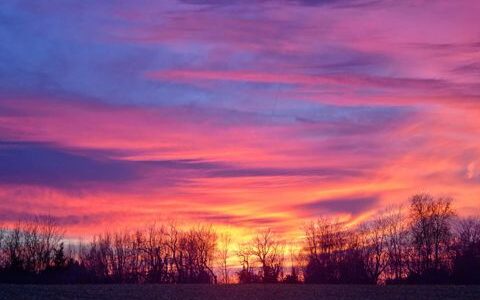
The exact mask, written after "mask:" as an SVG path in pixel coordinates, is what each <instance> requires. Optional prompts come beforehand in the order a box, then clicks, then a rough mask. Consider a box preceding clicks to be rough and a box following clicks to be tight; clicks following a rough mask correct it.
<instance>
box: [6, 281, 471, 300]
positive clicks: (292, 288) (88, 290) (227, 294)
mask: <svg viewBox="0 0 480 300" xmlns="http://www.w3.org/2000/svg"><path fill="white" fill-rule="evenodd" d="M0 299H2V300H3V299H172V300H173V299H179V300H180V299H199V300H200V299H201V300H203V299H205V300H216V299H232V300H236V299H238V300H240V299H248V300H257V299H259V300H269V299H272V300H274V299H275V300H277V299H292V300H293V299H312V300H313V299H388V300H395V299H480V286H388V287H378V286H357V285H348V286H347V285H231V286H221V285H218V286H212V285H63V286H61V285H51V286H48V285H0Z"/></svg>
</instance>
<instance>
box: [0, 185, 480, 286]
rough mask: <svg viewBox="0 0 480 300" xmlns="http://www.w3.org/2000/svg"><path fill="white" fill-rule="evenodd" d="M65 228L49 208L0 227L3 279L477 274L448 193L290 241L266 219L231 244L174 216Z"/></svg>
mask: <svg viewBox="0 0 480 300" xmlns="http://www.w3.org/2000/svg"><path fill="white" fill-rule="evenodd" d="M64 236H65V232H64V231H63V229H62V228H61V226H60V225H59V224H58V223H57V222H56V220H55V218H53V217H48V216H47V217H45V216H44V217H37V218H34V219H32V220H28V221H21V222H18V223H17V224H15V225H14V226H10V227H6V228H3V229H2V228H0V282H4V283H164V284H169V283H208V284H216V283H223V284H229V283H305V284H310V283H323V284H479V283H480V219H479V218H472V217H469V218H460V217H458V216H456V214H455V210H454V208H453V206H452V200H451V199H450V198H442V197H439V198H435V197H433V196H431V195H429V194H417V195H414V196H413V197H411V199H410V205H409V207H408V208H407V209H406V210H405V211H404V210H403V209H401V208H395V209H389V210H387V211H384V212H383V213H380V214H378V215H377V216H375V217H374V218H373V219H370V220H368V221H365V222H362V223H361V224H358V225H351V224H345V223H343V222H340V221H339V220H335V219H332V218H319V219H317V220H316V221H314V222H311V223H309V224H307V225H306V226H305V227H304V235H303V236H302V241H301V242H299V243H296V244H294V243H290V242H288V241H286V240H285V239H283V238H282V237H281V236H279V235H278V234H276V233H275V231H274V230H272V229H265V230H261V231H259V232H258V233H257V234H256V235H254V236H253V238H251V239H250V240H249V241H247V242H244V243H241V244H239V245H233V244H232V241H233V239H232V236H231V235H230V234H228V233H221V234H218V233H217V232H216V231H215V229H214V228H213V227H212V226H194V227H190V228H181V227H179V226H177V225H176V224H175V223H174V222H171V223H167V224H153V225H152V226H150V227H148V228H145V229H141V230H133V231H132V230H130V231H128V230H127V231H122V232H114V233H104V234H101V235H97V236H95V237H93V238H92V240H91V241H90V242H89V243H86V244H84V243H79V242H76V243H69V244H67V243H66V242H67V241H68V240H67V239H65V238H64ZM232 261H235V262H238V263H232Z"/></svg>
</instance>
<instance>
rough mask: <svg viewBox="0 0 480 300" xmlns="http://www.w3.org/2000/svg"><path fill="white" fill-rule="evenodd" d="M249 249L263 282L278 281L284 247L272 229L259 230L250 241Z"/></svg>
mask: <svg viewBox="0 0 480 300" xmlns="http://www.w3.org/2000/svg"><path fill="white" fill-rule="evenodd" d="M251 250H252V255H253V256H255V257H256V259H257V261H258V262H259V264H260V268H261V276H262V279H263V282H278V280H279V276H280V273H281V271H282V268H283V261H284V247H283V244H282V243H281V242H280V241H279V240H278V238H277V237H275V235H274V234H273V232H272V230H271V229H266V230H264V231H261V232H259V233H258V234H257V235H256V236H255V238H254V239H253V241H252V248H251Z"/></svg>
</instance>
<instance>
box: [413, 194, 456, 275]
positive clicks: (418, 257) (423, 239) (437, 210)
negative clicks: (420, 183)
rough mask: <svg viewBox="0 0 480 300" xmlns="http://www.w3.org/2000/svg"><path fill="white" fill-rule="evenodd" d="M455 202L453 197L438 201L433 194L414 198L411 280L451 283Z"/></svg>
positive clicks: (419, 195)
mask: <svg viewBox="0 0 480 300" xmlns="http://www.w3.org/2000/svg"><path fill="white" fill-rule="evenodd" d="M451 203H452V200H451V199H450V198H437V199H435V198H434V197H432V196H431V195H429V194H418V195H415V196H413V197H412V198H411V204H410V219H411V227H410V233H411V238H412V250H413V251H412V255H411V257H410V262H409V271H410V274H409V277H410V279H411V280H413V281H419V282H422V283H443V282H447V280H448V259H449V255H450V253H449V251H450V248H451V238H452V230H451V221H452V219H453V217H454V211H453V209H452V205H451Z"/></svg>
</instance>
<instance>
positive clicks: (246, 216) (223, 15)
mask: <svg viewBox="0 0 480 300" xmlns="http://www.w3.org/2000/svg"><path fill="white" fill-rule="evenodd" d="M479 12H480V1H476V0H463V1H447V0H444V1H443V0H438V1H435V0H434V1H421V0H404V1H393V0H392V1H390V0H336V1H335V0H278V1H273V0H270V1H269V0H263V1H253V0H243V1H236V0H230V1H227V0H204V1H201V0H183V1H174V0H162V1H150V0H139V1H125V0H118V1H93V0H85V1H63V0H51V1H36V0H31V1H17V0H12V1H2V2H0V223H2V222H3V223H11V222H15V221H16V220H18V219H24V218H29V217H32V216H34V215H47V214H48V215H52V216H55V217H57V218H58V220H59V222H60V223H61V224H62V225H63V226H65V228H66V229H67V231H68V232H69V233H70V234H73V235H78V236H80V235H81V236H88V235H92V234H95V233H99V232H101V231H104V230H115V229H119V228H124V227H135V226H140V225H142V224H147V223H149V222H153V221H158V220H172V219H176V220H180V221H181V222H186V223H188V224H201V223H205V224H213V225H214V226H216V227H218V228H228V229H229V230H232V231H234V232H236V233H237V234H238V235H241V234H243V233H248V232H252V231H254V230H256V229H258V228H265V227H272V228H275V230H277V231H278V232H281V233H283V234H286V235H288V234H292V235H293V234H294V233H295V232H298V231H299V230H300V229H301V227H302V224H304V223H305V222H308V221H309V220H312V219H315V218H318V217H322V216H329V217H334V218H339V219H341V220H345V221H346V222H349V223H351V224H355V223H358V222H361V221H363V220H365V219H368V218H372V217H374V216H376V215H377V214H378V213H379V212H381V211H382V210H384V209H385V208H387V207H391V206H397V205H402V204H403V205H406V204H408V200H409V197H410V196H411V195H413V194H415V193H418V192H429V193H432V194H434V195H436V196H449V197H453V198H454V199H455V207H456V209H457V212H458V213H459V214H461V215H469V214H480V205H479V201H480V81H479V80H478V79H479V76H480V19H479V18H478V14H479Z"/></svg>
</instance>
